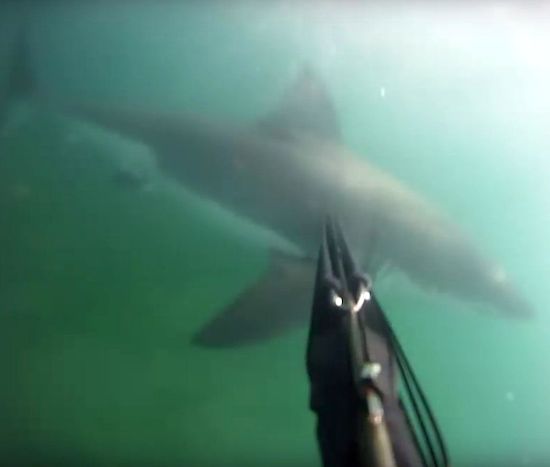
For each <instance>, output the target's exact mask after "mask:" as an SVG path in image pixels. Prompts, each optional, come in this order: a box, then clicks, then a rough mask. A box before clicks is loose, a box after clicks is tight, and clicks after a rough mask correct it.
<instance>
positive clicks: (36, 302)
mask: <svg viewBox="0 0 550 467" xmlns="http://www.w3.org/2000/svg"><path fill="white" fill-rule="evenodd" d="M312 5H313V2H309V4H308V6H307V7H296V6H294V7H289V6H288V5H285V4H278V3H273V4H269V5H268V6H261V5H260V4H256V3H252V2H247V3H238V4H232V5H231V7H230V6H229V3H228V2H227V3H221V4H216V3H209V2H208V3H206V4H201V3H198V2H191V3H190V4H185V3H181V4H178V3H177V2H173V3H172V2H167V3H166V4H164V5H161V4H154V3H153V2H151V4H148V3H147V2H143V3H134V4H130V2H121V3H120V4H114V2H113V4H109V3H107V2H105V3H100V4H99V5H84V2H82V5H73V6H69V4H68V3H65V2H62V3H61V4H55V3H51V4H47V3H46V2H44V3H43V4H40V6H38V5H36V6H33V7H32V8H31V9H30V12H29V14H28V18H27V22H28V23H27V24H28V26H27V27H28V34H29V40H30V43H31V55H32V61H33V69H35V71H36V74H37V80H38V83H39V86H40V88H41V90H43V91H47V92H48V93H49V94H51V95H58V96H63V97H64V98H87V99H89V98H93V99H97V100H98V101H105V102H113V101H116V102H121V103H125V104H132V105H135V104H139V105H140V106H144V107H147V106H154V107H158V108H162V109H171V110H178V109H185V110H186V111H191V112H196V113H199V114H202V115H206V116H211V117H221V118H225V119H228V120H232V121H234V122H237V121H238V122H243V123H249V122H253V121H254V119H255V118H257V117H259V116H261V115H263V114H264V113H266V112H268V111H269V110H270V109H272V108H273V107H274V106H275V105H276V102H277V99H278V97H279V96H280V95H281V93H282V92H283V91H284V89H285V87H286V86H288V84H289V82H290V81H291V80H292V77H293V76H294V75H295V73H296V71H297V70H298V69H299V67H300V65H301V64H302V63H304V62H307V63H310V64H312V65H313V66H314V67H315V68H316V69H317V70H318V71H319V73H320V74H321V75H322V76H323V78H324V80H325V81H326V82H327V85H328V86H329V88H330V90H331V92H332V94H333V96H334V100H335V103H336V107H337V109H338V113H339V115H340V120H341V125H342V128H343V132H344V136H345V139H346V141H347V143H348V144H349V145H350V146H351V147H352V148H353V149H355V150H357V151H358V152H360V153H362V154H364V155H365V157H368V158H369V159H370V160H372V161H374V162H375V163H377V164H378V165H379V166H381V167H382V168H384V169H386V170H388V171H389V172H390V173H392V174H394V175H395V176H396V177H398V178H399V179H401V180H403V181H405V182H406V183H407V184H409V185H410V186H412V187H414V188H415V189H417V190H418V191H419V192H421V193H423V194H425V195H426V197H428V198H429V199H431V200H433V201H434V202H435V203H436V204H438V205H439V206H440V207H441V208H442V209H444V210H445V211H446V212H448V213H450V214H451V215H452V216H453V217H454V218H455V219H456V221H457V223H458V224H460V225H461V226H462V227H463V228H465V229H466V230H468V231H469V232H470V233H471V234H472V236H473V237H474V239H475V240H476V241H477V242H478V243H479V244H480V245H482V246H483V247H484V248H485V249H486V250H487V251H488V252H489V253H490V255H492V256H494V257H496V258H498V259H499V260H500V261H501V262H502V263H503V264H504V265H505V266H506V268H507V269H508V270H509V271H510V273H511V274H512V275H513V277H514V278H515V279H516V281H517V283H518V286H519V287H520V288H521V289H522V290H524V291H525V293H526V294H528V295H529V296H530V297H531V300H532V302H533V303H534V305H535V307H536V308H537V310H538V316H537V319H536V320H534V321H532V322H528V323H518V322H512V321H506V320H502V319H497V318H495V317H493V316H492V315H491V314H489V313H483V311H487V310H484V309H483V308H481V307H477V306H473V305H471V304H469V303H465V302H460V301H457V300H451V299H448V298H446V297H443V296H440V295H437V294H430V293H427V292H425V291H422V290H419V289H418V288H417V287H415V286H413V285H411V284H410V283H408V282H407V281H405V280H404V279H403V278H402V277H401V276H399V275H398V274H393V273H392V274H389V275H388V276H386V277H384V278H383V279H382V280H381V282H380V284H379V285H378V287H379V295H380V297H381V299H382V301H383V303H384V304H385V305H386V309H387V311H388V313H389V315H390V316H391V318H392V321H393V322H394V323H395V326H396V329H397V331H398V333H399V335H400V336H401V338H402V341H403V344H404V346H405V347H406V349H407V351H408V352H409V353H410V357H411V359H412V361H413V363H414V365H415V367H416V369H417V371H418V374H419V376H420V378H421V380H422V382H423V386H424V388H425V390H426V392H427V393H428V395H429V397H430V400H431V402H432V404H433V407H434V409H435V411H436V414H437V416H438V419H439V421H440V423H441V425H442V427H443V430H444V432H445V435H446V438H447V442H448V445H449V448H450V451H451V456H452V458H453V460H454V464H455V465H456V466H462V465H464V466H469V465H548V464H550V448H549V446H548V442H547V437H548V435H547V433H548V431H549V429H550V422H549V420H550V409H549V408H548V403H547V400H548V399H547V395H548V394H549V393H550V376H549V375H550V363H548V360H547V357H546V356H547V355H548V352H549V351H550V347H549V344H548V342H550V341H549V336H550V317H549V313H548V306H549V305H550V301H549V299H548V297H547V293H546V291H547V290H548V284H547V279H548V277H549V273H550V248H549V247H548V242H547V238H548V235H549V234H550V222H549V210H548V205H549V199H550V196H549V195H550V189H549V188H548V179H549V175H550V163H549V162H548V154H549V150H550V131H549V128H548V122H549V121H550V93H549V92H548V89H547V83H548V82H549V79H550V63H549V61H548V56H549V52H550V34H549V33H548V32H547V31H546V30H545V24H546V22H547V20H548V19H550V11H549V10H548V9H547V8H545V6H544V5H536V4H529V5H526V6H521V5H519V4H514V3H510V4H508V5H502V4H501V5H490V4H483V5H480V6H466V7H462V8H457V7H454V6H452V5H451V6H446V7H438V8H435V7H429V6H427V5H423V6H422V5H421V4H416V5H415V4H412V5H410V6H408V7H404V6H402V5H401V6H400V5H399V4H386V5H384V4H380V5H378V6H376V5H375V6H371V7H368V8H366V9H364V10H362V11H361V12H358V11H350V10H349V9H346V10H339V9H337V8H333V7H331V6H329V4H325V3H320V4H319V5H317V6H316V8H313V7H312ZM18 21H19V19H18V16H17V12H16V10H15V9H14V8H13V6H9V5H7V6H6V5H5V6H2V7H0V30H1V31H2V33H1V34H2V42H1V44H0V49H1V53H2V55H1V57H2V58H1V60H2V68H0V70H3V74H2V76H1V77H0V78H1V81H0V83H2V86H4V84H3V83H5V76H6V75H7V73H4V72H5V71H7V70H8V65H7V58H6V57H7V56H8V52H9V49H10V44H11V42H10V37H12V36H13V32H14V30H15V29H16V27H17V24H18ZM4 87H5V86H4ZM152 160H153V159H152V155H151V153H150V151H149V150H148V149H147V148H146V147H144V146H142V145H139V144H137V143H136V142H133V141H130V140H127V139H123V138H121V137H119V136H117V135H113V134H111V133H108V132H106V131H104V130H100V129H98V128H97V127H93V126H91V125H90V124H86V123H85V122H79V121H76V120H74V119H70V118H67V117H64V116H62V115H60V114H55V113H53V112H51V111H48V110H47V109H44V108H37V107H36V106H33V105H32V103H29V102H26V103H20V104H18V105H16V106H14V108H13V109H12V110H11V111H10V114H9V118H8V124H7V127H6V128H5V129H4V130H3V132H2V136H1V138H0V365H1V366H0V371H1V373H0V374H1V375H2V384H0V413H1V423H0V437H1V438H0V461H1V463H2V465H17V464H22V465H93V466H95V465H191V466H195V465H197V466H199V465H200V466H219V465H227V466H233V465H240V466H249V465H250V466H252V465H267V466H271V465H273V466H279V465H296V466H304V467H305V466H314V465H318V463H319V461H318V455H317V451H316V445H315V439H314V431H313V430H314V419H313V416H312V415H311V414H310V413H309V411H308V409H307V403H308V400H307V398H308V386H307V380H306V375H305V368H304V349H305V338H306V330H305V329H302V330H296V331H294V332H293V333H290V334H289V335H286V336H284V337H282V338H279V339H276V340H273V341H271V342H267V343H264V344H258V345H255V346H251V347H246V348H243V349H236V350H231V351H229V350H228V351H215V350H206V349H200V348H196V347H193V346H191V345H190V343H189V339H190V337H191V336H192V334H193V333H194V332H195V331H196V330H197V329H198V328H199V327H200V326H201V325H202V324H203V323H204V322H205V321H206V320H207V319H209V318H210V317H211V316H214V315H215V314H216V312H217V310H219V309H220V307H223V305H224V304H226V303H228V302H229V301H230V300H232V299H233V298H235V297H236V296H237V295H238V294H239V292H240V291H241V290H242V289H243V288H244V287H245V286H247V285H249V284H250V283H251V282H252V281H254V279H255V278H256V277H258V276H259V275H260V274H261V272H262V271H263V269H264V268H265V267H266V264H267V250H268V246H269V244H270V242H271V241H272V239H271V237H270V236H269V235H266V234H265V233H264V232H258V231H257V229H256V228H255V227H254V226H251V225H250V224H247V223H245V222H243V221H242V220H239V219H237V218H235V217H233V216H232V215H230V214H228V213H226V212H224V211H223V210H222V209H220V208H219V207H217V206H215V205H213V204H212V203H210V202H206V201H205V200H201V199H199V198H197V197H195V196H193V195H192V194H190V193H188V192H185V191H184V190H183V189H182V188H181V187H178V186H175V185H173V184H171V183H169V182H168V181H166V180H165V179H164V178H163V177H162V176H161V175H160V174H155V180H154V183H153V185H152V187H151V189H150V190H146V191H142V192H139V191H138V192H136V191H133V190H121V189H120V187H117V186H116V185H114V184H113V183H112V174H113V171H114V170H115V169H116V167H118V166H120V165H123V166H130V167H134V168H135V167H138V168H139V170H142V171H144V172H150V171H152V168H151V167H152V165H153V163H152Z"/></svg>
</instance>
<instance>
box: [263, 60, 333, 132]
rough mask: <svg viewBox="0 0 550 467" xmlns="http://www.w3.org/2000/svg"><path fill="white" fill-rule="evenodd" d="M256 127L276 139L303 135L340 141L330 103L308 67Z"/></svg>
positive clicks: (319, 81) (318, 81)
mask: <svg viewBox="0 0 550 467" xmlns="http://www.w3.org/2000/svg"><path fill="white" fill-rule="evenodd" d="M258 127H259V128H260V129H261V130H262V131H266V132H268V133H269V134H271V135H272V136H276V137H278V138H294V137H295V136H297V135H300V134H304V133H305V134H310V135H313V136H315V137H317V138H321V139H328V140H335V141H338V140H339V139H340V125H339V123H338V118H337V115H336V109H335V107H334V103H333V102H332V99H331V97H330V95H329V93H328V90H327V88H326V86H325V84H324V83H323V82H322V80H321V79H320V78H319V76H318V75H317V74H316V73H315V72H314V71H313V70H312V69H311V67H310V66H304V67H303V68H302V69H301V71H300V73H299V74H298V76H297V77H296V79H295V81H294V83H293V84H292V86H291V87H290V88H289V89H287V91H286V93H285V94H284V95H283V98H282V100H281V103H280V104H279V106H278V108H277V109H276V110H275V111H274V112H272V113H270V114H268V115H267V116H265V117H264V118H262V119H261V120H259V121H258Z"/></svg>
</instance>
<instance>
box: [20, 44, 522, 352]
mask: <svg viewBox="0 0 550 467" xmlns="http://www.w3.org/2000/svg"><path fill="white" fill-rule="evenodd" d="M30 72H31V70H30V66H29V63H28V50H26V47H24V46H21V47H20V48H19V50H18V52H17V53H16V54H14V61H13V71H12V73H11V77H10V80H9V81H10V84H9V87H10V88H11V94H12V95H13V96H12V97H15V95H19V96H21V95H23V94H26V95H28V94H30V93H32V94H33V95H34V96H36V95H37V92H36V90H35V85H34V80H33V79H32V76H30ZM31 88H32V89H31ZM42 94H43V93H42ZM48 100H49V101H50V103H51V99H48ZM58 108H59V109H62V110H63V111H64V112H67V113H70V114H71V115H73V116H76V117H79V118H85V119H87V120H89V121H92V122H95V123H96V124H98V125H100V126H102V127H104V128H106V129H109V130H112V131H114V132H117V133H119V134H120V135H123V136H126V137H128V138H132V139H135V140H139V141H141V142H143V143H145V144H146V145H148V146H149V147H150V148H151V149H152V150H154V153H155V155H156V157H157V163H158V165H159V167H160V168H161V169H162V170H163V171H164V172H165V173H166V174H168V175H169V176H170V177H172V178H174V179H176V180H177V181H179V182H180V183H181V184H183V185H184V186H185V187H186V188H188V189H191V190H193V191H194V192H196V193H197V194H199V195H200V196H203V197H205V198H208V199H211V200H214V201H215V202H217V203H219V204H220V205H221V206H223V207H224V208H226V209H229V210H231V211H233V212H235V213H237V214H239V215H240V216H244V217H246V218H247V219H249V220H251V221H252V222H254V223H256V224H259V225H261V226H264V227H267V228H268V229H270V230H272V231H274V232H276V233H277V234H279V235H280V236H282V237H284V238H285V239H287V240H289V241H290V242H291V243H292V244H294V245H296V246H297V248H298V249H299V250H300V251H301V253H302V254H301V255H300V256H292V255H290V254H286V253H285V254H283V253H274V254H272V257H271V261H270V264H269V266H268V268H267V270H266V271H265V273H264V274H263V275H262V277H260V278H259V279H258V280H257V282H256V283H254V284H252V285H251V286H250V287H249V288H248V289H246V290H245V291H244V292H243V293H241V294H240V295H239V296H238V297H237V299H236V300H235V301H234V302H233V303H231V304H230V305H229V306H227V307H226V309H225V310H223V311H222V312H221V313H220V314H218V315H217V316H216V317H214V319H212V320H211V321H210V322H208V323H206V325H205V327H204V328H203V329H201V330H199V332H198V333H197V334H196V335H195V337H194V339H193V340H194V342H195V343H197V344H200V345H206V346H234V345H240V344H244V343H248V342H252V341H258V340H262V339H266V338H269V337H273V336H276V335H279V334H281V333H283V332H284V331H286V330H288V329H290V328H292V327H294V326H296V325H299V324H302V323H305V322H306V321H307V319H308V316H309V311H310V301H311V297H312V285H313V276H314V261H313V259H314V257H315V256H316V254H317V250H318V247H319V244H320V239H321V232H322V225H323V221H324V219H325V218H326V216H327V214H332V215H335V216H337V217H338V219H339V221H340V223H341V225H342V227H343V230H344V232H345V234H346V236H347V238H348V241H349V243H350V245H351V249H352V251H353V252H354V253H355V254H356V255H357V258H358V260H359V262H360V263H361V264H362V265H363V267H364V268H365V269H366V270H367V272H369V273H373V274H375V273H376V272H377V270H378V269H379V268H380V267H381V266H389V267H392V268H396V269H398V270H400V271H401V272H403V273H405V274H406V275H407V276H408V277H409V278H410V280H411V281H412V282H414V283H416V284H418V285H419V286H421V287H423V288H426V289H429V290H436V291H439V292H443V293H449V294H451V295H454V296H457V297H460V298H463V299H466V300H470V301H474V302H485V303H487V304H489V305H491V306H492V307H493V308H495V309H497V310H500V312H502V313H503V314H505V315H507V316H510V317H518V318H525V317H529V316H531V315H532V314H533V311H532V308H531V306H530V304H529V303H528V301H527V300H525V299H524V297H523V296H522V295H521V294H520V293H519V292H518V290H517V289H516V287H515V286H514V284H513V283H512V280H511V279H510V278H509V276H508V275H507V274H506V272H505V271H504V269H503V267H502V266H501V265H499V264H498V263H497V262H496V261H494V260H492V259H491V258H489V257H488V256H487V255H486V254H484V252H483V251H482V250H481V249H480V248H479V247H478V246H477V245H476V244H475V243H474V242H473V240H472V239H471V238H470V237H469V236H468V235H467V234H466V233H465V232H464V231H463V230H462V229H461V228H459V226H458V225H457V223H456V222H454V221H453V219H451V218H450V217H449V216H447V215H445V213H443V212H441V211H440V210H439V209H437V208H436V207H435V206H434V205H433V204H432V203H430V202H429V201H428V200H427V199H425V198H424V197H422V196H421V195H420V194H419V193H417V192H415V191H413V190H412V189H410V188H409V187H407V186H406V185H405V184H404V183H402V182H401V181H399V180H397V179H396V178H394V177H393V176H392V175H390V174H389V173H386V172H385V171H383V170H381V169H380V168H378V167H376V166H375V165H374V164H372V163H371V162H369V161H368V160H367V159H366V158H365V157H362V156H360V155H358V154H355V153H354V152H353V151H352V150H351V149H350V148H349V147H347V146H346V145H345V143H344V141H343V138H342V133H341V130H340V126H339V122H338V117H337V114H336V110H335V106H334V104H333V102H332V99H331V97H330V95H329V92H328V90H327V87H326V86H325V84H324V83H323V81H322V80H321V79H320V78H319V76H318V75H317V74H316V73H315V72H314V71H313V69H312V68H311V67H310V66H305V67H304V68H303V69H302V70H301V71H300V72H299V73H298V75H297V76H296V77H295V80H294V82H293V83H292V84H291V85H290V87H289V88H288V90H287V91H286V93H285V94H284V95H283V96H282V98H281V100H280V103H279V105H278V106H277V108H276V109H275V110H273V111H271V112H269V113H267V114H266V115H263V116H262V117H261V118H259V119H258V120H257V121H256V122H255V123H254V124H252V125H247V126H244V125H238V124H234V123H232V122H214V121H208V120H206V119H203V118H201V117H200V116H196V115H190V114H185V113H166V112H162V111H156V110H143V109H139V108H124V107H120V106H117V105H114V104H113V103H109V104H106V105H98V104H97V103H90V104H86V103H82V104H74V103H71V104H67V103H66V102H65V103H63V104H59V105H58Z"/></svg>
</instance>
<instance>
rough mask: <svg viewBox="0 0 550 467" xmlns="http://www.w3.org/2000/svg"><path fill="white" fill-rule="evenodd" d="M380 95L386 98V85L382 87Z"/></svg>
mask: <svg viewBox="0 0 550 467" xmlns="http://www.w3.org/2000/svg"><path fill="white" fill-rule="evenodd" d="M380 97H381V98H382V99H385V98H386V88H385V87H384V86H382V87H380Z"/></svg>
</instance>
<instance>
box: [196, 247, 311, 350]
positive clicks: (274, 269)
mask: <svg viewBox="0 0 550 467" xmlns="http://www.w3.org/2000/svg"><path fill="white" fill-rule="evenodd" d="M314 266H315V265H314V262H313V261H311V260H306V259H304V258H296V257H290V256H286V255H281V254H273V255H272V256H271V259H270V263H269V267H268V270H267V271H266V272H265V274H263V275H262V276H261V277H260V279H259V280H258V281H257V282H256V283H254V284H253V285H251V286H250V287H248V288H247V289H246V290H245V291H244V292H242V293H241V294H240V295H239V296H238V297H237V298H236V299H235V300H234V301H233V302H232V303H231V304H229V306H227V307H226V308H225V309H224V310H223V311H222V312H221V313H220V314H218V315H217V316H215V317H214V318H213V319H212V320H211V321H210V322H208V323H207V324H206V325H205V326H204V327H203V328H202V329H201V330H200V331H199V332H198V333H197V334H196V335H195V336H194V337H193V343H194V344H196V345H200V346H203V347H237V346H240V345H245V344H249V343H253V342H259V341H263V340H266V339H269V338H272V337H275V336H278V335H281V334H283V333H284V332H285V331H287V330H290V329H292V328H293V327H296V326H299V325H302V324H304V323H307V320H308V318H309V315H310V311H311V299H312V293H313V280H314Z"/></svg>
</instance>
